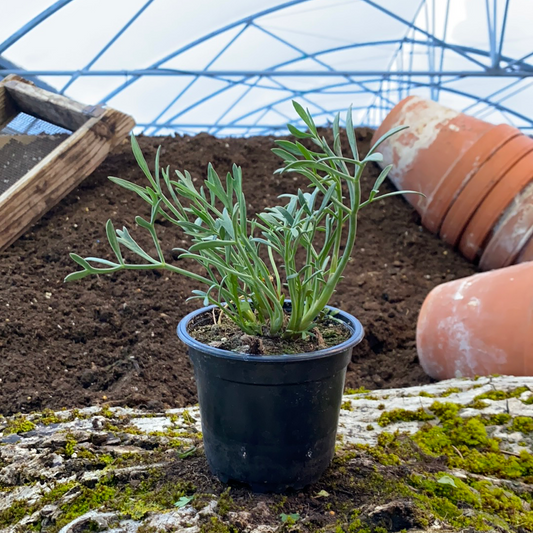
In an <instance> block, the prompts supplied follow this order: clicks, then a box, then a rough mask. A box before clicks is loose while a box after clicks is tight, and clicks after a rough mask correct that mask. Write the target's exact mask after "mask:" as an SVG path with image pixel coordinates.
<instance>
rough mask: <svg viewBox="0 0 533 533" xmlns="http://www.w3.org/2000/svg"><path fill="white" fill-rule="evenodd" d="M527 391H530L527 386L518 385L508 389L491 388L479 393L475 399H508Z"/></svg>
mask: <svg viewBox="0 0 533 533" xmlns="http://www.w3.org/2000/svg"><path fill="white" fill-rule="evenodd" d="M526 391H529V389H528V388H527V387H516V388H515V389H511V390H508V391H503V390H491V391H488V392H484V393H483V394H479V395H478V396H476V397H475V398H474V400H495V401H498V400H508V399H509V398H518V397H519V396H521V395H522V394H523V393H524V392H526Z"/></svg>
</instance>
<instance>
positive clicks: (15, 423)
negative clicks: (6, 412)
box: [4, 415, 35, 435]
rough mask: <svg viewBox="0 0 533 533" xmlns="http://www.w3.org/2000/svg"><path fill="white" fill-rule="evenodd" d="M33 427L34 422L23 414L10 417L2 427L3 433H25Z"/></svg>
mask: <svg viewBox="0 0 533 533" xmlns="http://www.w3.org/2000/svg"><path fill="white" fill-rule="evenodd" d="M34 429H35V424H34V423H33V422H31V421H30V420H28V419H27V418H26V417H25V416H23V415H17V416H15V417H14V418H12V419H11V420H10V421H9V422H8V423H7V426H6V428H5V429H4V435H11V434H14V433H26V432H28V431H32V430H34Z"/></svg>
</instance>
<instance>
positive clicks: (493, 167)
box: [439, 135, 533, 246]
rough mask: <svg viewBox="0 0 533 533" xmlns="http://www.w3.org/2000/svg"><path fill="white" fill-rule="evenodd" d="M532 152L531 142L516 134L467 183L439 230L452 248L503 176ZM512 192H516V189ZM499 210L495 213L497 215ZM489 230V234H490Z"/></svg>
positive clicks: (499, 212) (532, 145) (531, 140)
mask: <svg viewBox="0 0 533 533" xmlns="http://www.w3.org/2000/svg"><path fill="white" fill-rule="evenodd" d="M532 150H533V139H530V138H529V137H526V136H525V135H519V136H518V137H515V138H513V139H511V140H510V141H509V142H508V143H506V144H505V145H504V146H503V147H502V148H501V149H500V150H498V151H497V152H496V153H495V154H494V155H493V156H492V157H491V158H490V159H488V160H487V161H486V162H485V164H484V165H483V166H482V167H481V168H480V169H479V170H478V171H477V172H476V174H475V175H474V176H472V178H471V179H470V180H469V181H468V183H467V184H466V185H465V187H464V189H463V190H462V191H461V193H460V194H459V196H458V197H457V199H456V200H455V202H454V203H453V205H452V206H451V207H450V209H449V211H448V213H447V215H446V217H445V218H444V221H443V223H442V227H441V230H440V233H439V234H440V236H441V238H442V239H444V240H445V241H446V242H447V243H448V244H451V245H452V246H455V245H456V244H457V243H458V242H459V239H460V238H461V235H462V233H463V231H464V229H465V228H466V226H467V224H468V223H469V221H470V219H471V218H472V216H474V214H475V212H476V210H477V209H478V207H479V206H480V205H481V203H482V202H483V201H484V199H485V197H486V196H487V195H488V194H489V193H490V191H491V190H492V188H493V187H494V186H495V185H496V184H497V183H498V182H499V181H500V180H501V179H502V177H503V176H505V174H506V173H507V172H508V171H509V170H510V169H511V168H512V167H513V166H514V165H515V164H516V163H517V162H518V161H519V160H520V159H521V158H522V157H524V156H525V155H526V154H527V153H528V152H530V151H532ZM514 192H515V193H517V192H519V191H517V190H515V191H514ZM500 214H501V211H498V212H497V215H500ZM491 228H492V226H491V227H490V228H488V231H490V229H491Z"/></svg>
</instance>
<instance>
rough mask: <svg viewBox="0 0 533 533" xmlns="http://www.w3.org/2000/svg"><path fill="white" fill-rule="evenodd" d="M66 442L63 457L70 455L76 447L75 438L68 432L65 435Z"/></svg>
mask: <svg viewBox="0 0 533 533" xmlns="http://www.w3.org/2000/svg"><path fill="white" fill-rule="evenodd" d="M66 438H67V443H66V444H65V449H64V454H65V457H72V455H73V454H74V451H75V449H76V444H77V442H76V439H75V438H74V437H73V436H72V435H71V434H70V433H69V434H68V435H67V437H66Z"/></svg>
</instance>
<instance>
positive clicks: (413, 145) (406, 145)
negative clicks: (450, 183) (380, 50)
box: [372, 96, 494, 215]
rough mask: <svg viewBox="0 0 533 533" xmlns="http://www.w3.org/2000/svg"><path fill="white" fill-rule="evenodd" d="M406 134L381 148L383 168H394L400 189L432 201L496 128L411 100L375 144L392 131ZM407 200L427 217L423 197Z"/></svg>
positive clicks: (394, 112)
mask: <svg viewBox="0 0 533 533" xmlns="http://www.w3.org/2000/svg"><path fill="white" fill-rule="evenodd" d="M399 125H407V126H409V129H407V130H404V131H402V132H400V133H398V134H397V135H394V136H393V137H391V138H390V139H387V140H386V141H385V142H384V143H383V144H381V145H380V147H379V149H378V151H380V152H381V153H382V154H383V164H384V166H385V165H388V164H390V163H393V164H394V167H393V169H392V170H391V172H390V173H389V178H391V180H392V181H393V182H394V184H395V185H396V186H397V187H398V189H400V190H402V189H410V190H415V191H419V192H422V193H424V194H425V195H426V196H427V197H432V196H433V192H434V190H435V188H436V187H437V185H438V184H439V183H440V181H441V179H442V177H443V176H444V175H445V174H446V172H447V171H448V169H449V168H450V166H451V165H453V164H454V162H455V161H456V160H458V159H460V158H461V157H462V155H463V154H464V153H465V152H467V151H468V149H469V148H470V147H471V146H472V145H473V144H474V143H475V142H476V141H477V140H478V139H479V138H480V137H481V136H482V135H483V134H484V133H486V132H487V131H489V130H490V129H493V128H494V126H493V125H492V124H488V123H487V122H483V121H482V120H478V119H476V118H474V117H470V116H468V115H464V114H462V113H458V112H457V111H453V110H452V109H448V108H447V107H443V106H441V105H440V104H438V103H436V102H433V101H431V100H424V99H423V98H420V97H418V96H410V97H408V98H405V99H404V100H402V101H401V102H400V103H399V104H398V105H397V106H395V107H394V108H393V109H392V111H391V112H390V113H389V115H388V116H387V117H386V119H385V120H384V121H383V124H382V125H381V126H380V128H379V129H378V130H377V131H376V133H375V134H374V137H373V139H372V142H373V143H375V142H376V141H377V139H378V138H379V137H381V135H383V134H384V133H386V132H387V131H389V130H390V129H391V128H393V127H395V126H399ZM406 199H407V200H408V201H409V202H410V203H411V204H413V206H414V207H415V208H416V209H417V211H418V212H419V213H420V214H422V215H424V213H425V212H426V207H427V201H426V199H425V198H424V197H422V196H419V195H412V194H410V195H407V196H406Z"/></svg>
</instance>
